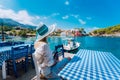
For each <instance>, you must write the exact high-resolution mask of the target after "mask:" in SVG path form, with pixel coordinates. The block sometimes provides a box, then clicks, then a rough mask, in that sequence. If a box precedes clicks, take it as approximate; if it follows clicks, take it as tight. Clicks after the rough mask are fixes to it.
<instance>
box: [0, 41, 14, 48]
mask: <svg viewBox="0 0 120 80" xmlns="http://www.w3.org/2000/svg"><path fill="white" fill-rule="evenodd" d="M4 46H12V42H1V43H0V47H4Z"/></svg>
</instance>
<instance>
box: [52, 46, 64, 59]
mask: <svg viewBox="0 0 120 80" xmlns="http://www.w3.org/2000/svg"><path fill="white" fill-rule="evenodd" d="M60 55H62V57H63V58H64V47H63V45H57V46H55V51H54V54H53V57H54V59H56V60H59V59H58V57H59V56H60Z"/></svg>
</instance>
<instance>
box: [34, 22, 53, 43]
mask: <svg viewBox="0 0 120 80" xmlns="http://www.w3.org/2000/svg"><path fill="white" fill-rule="evenodd" d="M54 30H55V25H52V26H50V27H47V26H46V25H45V24H42V25H39V26H38V27H37V28H36V41H39V40H41V39H43V38H44V37H46V36H48V35H49V34H50V33H52V32H53V31H54Z"/></svg>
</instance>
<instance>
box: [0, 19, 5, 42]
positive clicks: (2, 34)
mask: <svg viewBox="0 0 120 80" xmlns="http://www.w3.org/2000/svg"><path fill="white" fill-rule="evenodd" d="M1 30H2V32H1V36H2V41H4V40H5V37H4V29H3V20H2V21H1Z"/></svg>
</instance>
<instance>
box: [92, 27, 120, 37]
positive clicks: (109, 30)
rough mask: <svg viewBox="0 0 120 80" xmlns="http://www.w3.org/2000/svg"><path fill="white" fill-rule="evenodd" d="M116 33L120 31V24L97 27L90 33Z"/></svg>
mask: <svg viewBox="0 0 120 80" xmlns="http://www.w3.org/2000/svg"><path fill="white" fill-rule="evenodd" d="M115 33H120V25H116V26H111V27H107V28H102V29H97V30H94V31H92V32H91V33H90V34H94V35H104V34H115Z"/></svg>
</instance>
